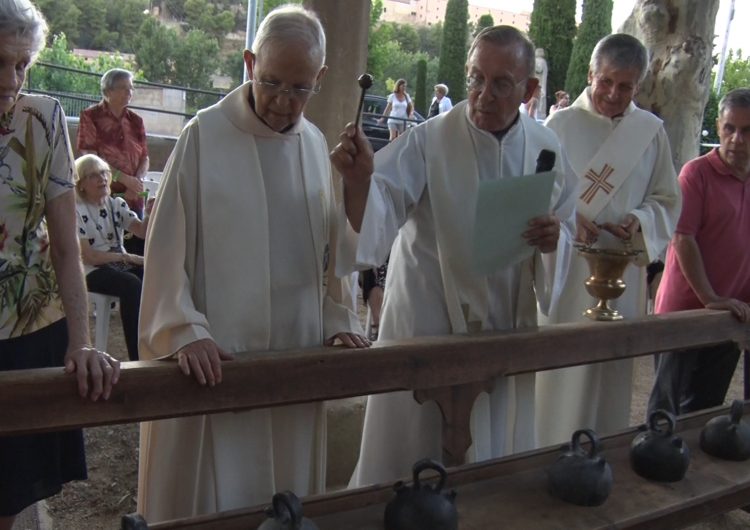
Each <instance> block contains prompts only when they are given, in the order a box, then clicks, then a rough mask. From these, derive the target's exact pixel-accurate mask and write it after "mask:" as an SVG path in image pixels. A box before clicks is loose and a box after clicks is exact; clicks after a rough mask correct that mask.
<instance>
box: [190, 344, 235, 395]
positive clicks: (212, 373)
mask: <svg viewBox="0 0 750 530" xmlns="http://www.w3.org/2000/svg"><path fill="white" fill-rule="evenodd" d="M232 359H234V357H233V356H232V355H231V354H229V353H227V352H225V351H224V350H222V349H221V348H219V346H218V345H217V344H216V343H215V342H214V341H212V340H211V339H200V340H196V341H195V342H191V343H190V344H187V345H185V346H183V347H182V348H180V349H179V350H177V364H178V365H179V366H180V369H181V370H182V373H183V374H185V375H190V374H191V373H192V374H193V377H195V379H196V381H198V383H200V384H201V385H205V384H206V383H208V386H214V385H217V384H219V383H221V361H231V360H232Z"/></svg>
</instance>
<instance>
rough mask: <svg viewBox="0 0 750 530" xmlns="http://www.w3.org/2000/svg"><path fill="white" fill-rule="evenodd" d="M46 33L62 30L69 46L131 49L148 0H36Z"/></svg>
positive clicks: (111, 49) (55, 32)
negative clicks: (47, 26) (43, 18)
mask: <svg viewBox="0 0 750 530" xmlns="http://www.w3.org/2000/svg"><path fill="white" fill-rule="evenodd" d="M36 3H37V6H38V7H39V9H40V10H41V11H42V13H44V16H45V17H46V18H47V21H48V22H49V25H50V34H51V35H57V34H60V33H65V35H67V36H68V42H69V44H70V45H71V46H74V47H77V48H91V49H95V50H108V51H114V50H119V51H122V52H131V51H132V50H133V44H134V42H133V41H134V39H135V36H136V35H137V33H138V28H139V27H140V25H141V23H142V22H143V20H144V19H145V18H146V15H145V14H144V13H143V11H144V10H145V9H146V8H147V7H148V0H117V1H116V2H112V1H108V0H39V1H37V2H36Z"/></svg>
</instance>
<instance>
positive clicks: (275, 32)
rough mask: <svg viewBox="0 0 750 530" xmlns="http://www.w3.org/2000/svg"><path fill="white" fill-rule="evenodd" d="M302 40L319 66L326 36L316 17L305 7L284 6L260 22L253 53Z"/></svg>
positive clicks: (324, 53) (322, 61)
mask: <svg viewBox="0 0 750 530" xmlns="http://www.w3.org/2000/svg"><path fill="white" fill-rule="evenodd" d="M288 41H301V42H302V43H304V44H305V45H306V47H307V48H308V49H309V50H310V54H311V56H312V57H313V58H314V59H316V60H317V61H318V62H319V63H320V66H323V64H324V63H325V60H326V34H325V31H324V30H323V25H322V24H321V23H320V19H319V18H318V15H316V14H315V13H314V12H313V11H310V10H308V9H305V8H304V7H301V6H298V5H294V4H286V5H283V6H280V7H278V8H276V9H274V10H273V11H271V12H270V13H268V15H267V16H266V18H264V19H263V22H261V23H260V26H259V27H258V31H257V33H256V34H255V40H254V41H253V50H252V51H253V53H254V54H256V55H258V54H259V53H260V50H261V49H262V48H263V47H264V46H267V45H269V44H274V43H281V42H288Z"/></svg>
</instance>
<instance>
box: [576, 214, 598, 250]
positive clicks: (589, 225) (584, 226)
mask: <svg viewBox="0 0 750 530" xmlns="http://www.w3.org/2000/svg"><path fill="white" fill-rule="evenodd" d="M598 238H599V227H598V226H596V224H595V223H594V222H592V221H589V220H588V219H586V218H585V217H584V216H583V215H581V214H580V213H578V212H576V241H578V242H579V243H583V244H584V245H593V244H594V243H596V240H597V239H598Z"/></svg>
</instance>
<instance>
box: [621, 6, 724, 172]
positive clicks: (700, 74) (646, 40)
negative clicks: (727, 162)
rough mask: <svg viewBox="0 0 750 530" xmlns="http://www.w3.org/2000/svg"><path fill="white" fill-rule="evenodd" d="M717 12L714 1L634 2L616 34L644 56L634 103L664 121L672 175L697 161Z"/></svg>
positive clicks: (708, 86)
mask: <svg viewBox="0 0 750 530" xmlns="http://www.w3.org/2000/svg"><path fill="white" fill-rule="evenodd" d="M718 9H719V0H638V1H637V3H636V5H635V7H634V8H633V12H632V13H631V14H630V16H629V17H628V19H627V20H626V21H625V22H624V23H623V25H622V27H621V28H620V30H619V31H620V32H622V33H628V34H630V35H633V36H634V37H636V38H638V39H640V41H641V42H643V44H644V45H645V46H646V48H648V50H649V55H650V64H649V69H648V73H647V75H646V79H644V81H643V83H642V84H641V88H640V92H639V93H638V95H637V96H636V100H637V103H638V105H639V106H640V107H641V108H644V109H647V110H650V111H651V112H653V113H654V114H656V115H657V116H659V117H660V118H662V119H663V120H664V127H665V129H666V131H667V135H668V136H669V142H670V145H671V147H672V160H673V161H674V164H675V168H676V169H677V171H679V170H680V168H681V167H682V165H683V164H684V163H685V162H687V161H688V160H691V159H693V158H695V157H696V156H698V147H699V144H700V138H701V126H702V123H703V109H704V108H705V106H706V101H708V95H709V90H710V84H711V68H712V66H713V56H712V50H713V39H714V22H715V20H716V12H717V11H718Z"/></svg>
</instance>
